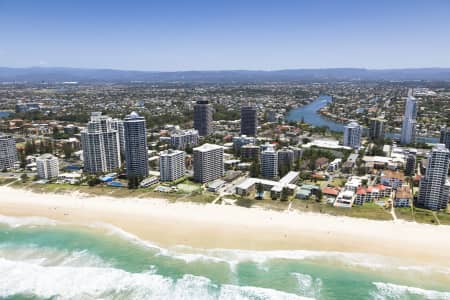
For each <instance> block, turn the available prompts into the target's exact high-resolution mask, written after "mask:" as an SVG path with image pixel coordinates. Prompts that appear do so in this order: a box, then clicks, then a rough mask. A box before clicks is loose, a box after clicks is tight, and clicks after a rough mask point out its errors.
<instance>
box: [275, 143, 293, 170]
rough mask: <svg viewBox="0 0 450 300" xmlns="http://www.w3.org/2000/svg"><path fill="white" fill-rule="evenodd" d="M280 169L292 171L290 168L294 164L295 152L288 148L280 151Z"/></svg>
mask: <svg viewBox="0 0 450 300" xmlns="http://www.w3.org/2000/svg"><path fill="white" fill-rule="evenodd" d="M277 154H278V167H279V168H280V170H281V168H284V167H285V168H287V170H290V167H291V166H292V165H293V164H294V159H295V154H294V151H293V150H291V149H289V148H288V147H283V148H282V149H280V150H278V152H277Z"/></svg>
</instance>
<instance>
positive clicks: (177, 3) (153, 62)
mask: <svg viewBox="0 0 450 300" xmlns="http://www.w3.org/2000/svg"><path fill="white" fill-rule="evenodd" d="M0 66H9V67H28V66H66V67H81V68H114V69H129V70H154V71H174V70H225V69H253V70H256V69H262V70H272V69H293V68H328V67H365V68H410V67H450V0H389V1H388V0H371V1H369V0H359V1H357V0H342V1H339V0H309V1H306V0H305V1H303V0H272V1H267V0H222V1H219V0H209V1H207V0H204V1H201V0H198V1H197V0H189V1H188V0H185V1H181V0H164V1H163V0H160V1H151V0H148V1H137V0H127V1H112V0H109V1H104V0H90V1H88V0H77V1H75V0H71V1H69V0H67V1H65V0H53V1H50V0H40V1H34V0H29V1H24V0H0Z"/></svg>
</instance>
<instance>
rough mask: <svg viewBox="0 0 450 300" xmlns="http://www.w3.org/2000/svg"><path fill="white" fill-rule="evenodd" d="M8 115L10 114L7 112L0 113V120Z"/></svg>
mask: <svg viewBox="0 0 450 300" xmlns="http://www.w3.org/2000/svg"><path fill="white" fill-rule="evenodd" d="M9 115H11V112H9V111H0V119H1V118H6V117H8V116H9Z"/></svg>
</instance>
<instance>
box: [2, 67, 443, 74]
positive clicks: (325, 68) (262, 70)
mask: <svg viewBox="0 0 450 300" xmlns="http://www.w3.org/2000/svg"><path fill="white" fill-rule="evenodd" d="M0 68H3V69H17V70H20V69H72V70H92V71H123V72H149V73H183V72H242V71H252V72H281V71H298V70H305V71H318V70H365V71H402V70H432V69H435V70H438V69H442V70H450V66H448V67H401V68H367V67H311V68H302V67H298V68H279V69H245V68H237V69H206V70H205V69H203V70H202V69H198V70H196V69H189V70H173V71H160V70H144V69H126V68H123V69H121V68H106V67H66V66H42V65H41V66H39V65H38V66H27V67H9V66H0Z"/></svg>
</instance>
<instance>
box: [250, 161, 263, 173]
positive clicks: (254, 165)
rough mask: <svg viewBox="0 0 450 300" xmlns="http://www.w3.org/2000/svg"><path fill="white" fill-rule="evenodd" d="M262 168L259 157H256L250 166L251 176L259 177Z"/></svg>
mask: <svg viewBox="0 0 450 300" xmlns="http://www.w3.org/2000/svg"><path fill="white" fill-rule="evenodd" d="M260 172H261V170H260V165H259V161H258V159H255V160H254V161H253V163H252V166H251V168H250V176H251V177H259V174H260Z"/></svg>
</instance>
